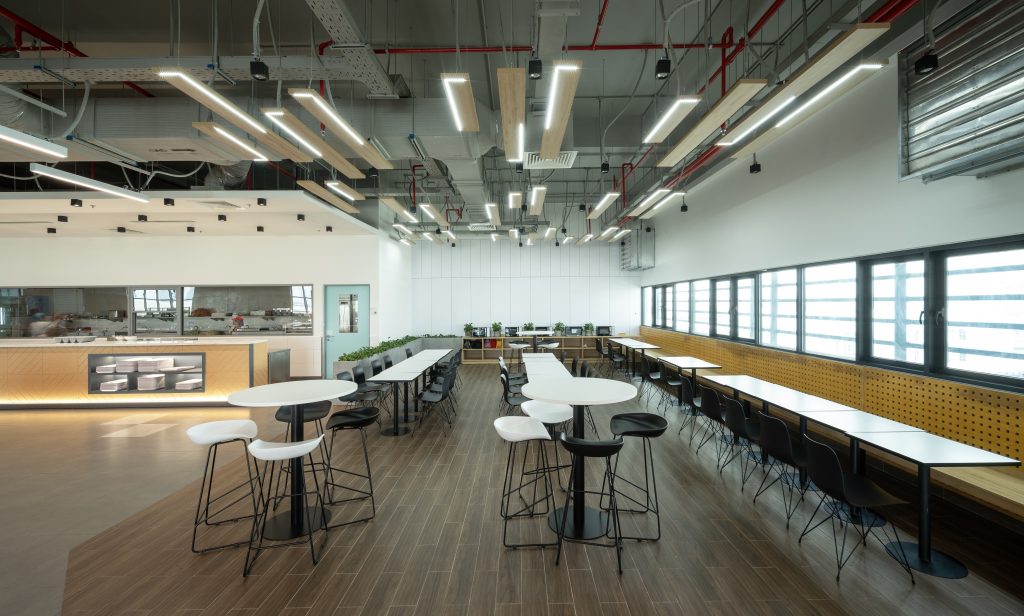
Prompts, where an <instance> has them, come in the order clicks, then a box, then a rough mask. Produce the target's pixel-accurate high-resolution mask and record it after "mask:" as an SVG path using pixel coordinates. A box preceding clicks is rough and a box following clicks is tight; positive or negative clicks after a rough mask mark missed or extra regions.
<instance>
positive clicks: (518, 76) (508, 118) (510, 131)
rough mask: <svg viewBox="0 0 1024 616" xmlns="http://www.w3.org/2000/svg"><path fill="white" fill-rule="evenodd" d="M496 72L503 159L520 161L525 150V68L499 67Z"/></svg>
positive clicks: (513, 161)
mask: <svg viewBox="0 0 1024 616" xmlns="http://www.w3.org/2000/svg"><path fill="white" fill-rule="evenodd" d="M497 73H498V102H499V103H500V105H501V134H502V137H503V138H504V141H505V160H507V161H508V162H510V163H521V162H523V154H524V151H525V150H526V143H525V141H526V68H525V67H520V68H499V69H498V70H497Z"/></svg>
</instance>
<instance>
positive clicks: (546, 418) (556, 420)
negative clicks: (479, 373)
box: [520, 400, 572, 487]
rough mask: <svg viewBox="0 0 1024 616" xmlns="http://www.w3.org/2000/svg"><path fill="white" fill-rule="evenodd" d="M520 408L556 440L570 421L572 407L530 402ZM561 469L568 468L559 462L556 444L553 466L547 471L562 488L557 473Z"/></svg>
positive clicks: (535, 401) (553, 403) (552, 403)
mask: <svg viewBox="0 0 1024 616" xmlns="http://www.w3.org/2000/svg"><path fill="white" fill-rule="evenodd" d="M520 408H521V409H522V410H523V414H524V415H526V416H527V417H533V418H534V419H538V420H540V422H541V423H543V424H544V428H546V429H547V431H548V434H549V435H550V436H551V438H557V437H558V434H559V433H561V432H565V430H564V428H565V424H566V423H568V422H569V421H571V420H572V406H571V405H568V404H558V403H555V402H542V401H540V400H530V401H528V402H524V403H523V404H522V405H520ZM563 468H569V465H568V464H562V463H561V462H559V460H558V446H557V443H556V444H555V465H554V466H553V467H551V468H550V469H548V470H553V471H555V474H556V476H557V477H558V486H559V487H561V486H562V476H561V475H559V474H558V473H559V472H560V471H561V470H562V469H563Z"/></svg>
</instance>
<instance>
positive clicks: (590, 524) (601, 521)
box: [548, 505, 608, 540]
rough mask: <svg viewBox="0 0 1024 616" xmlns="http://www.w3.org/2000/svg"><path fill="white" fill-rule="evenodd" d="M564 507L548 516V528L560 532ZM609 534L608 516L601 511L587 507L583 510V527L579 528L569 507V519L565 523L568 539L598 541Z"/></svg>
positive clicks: (571, 508)
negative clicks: (559, 527)
mask: <svg viewBox="0 0 1024 616" xmlns="http://www.w3.org/2000/svg"><path fill="white" fill-rule="evenodd" d="M562 509H563V508H562V507H559V508H558V509H555V510H554V511H552V512H551V513H549V514H548V527H549V528H550V529H551V530H553V531H555V532H556V533H557V532H558V526H559V524H560V523H561V522H562ZM607 533H608V514H607V513H606V512H604V511H601V510H600V509H594V508H593V507H587V508H586V509H584V510H583V527H582V528H577V527H576V523H575V518H574V517H573V507H572V505H570V506H569V519H567V520H566V521H565V537H566V538H567V539H579V540H588V539H597V538H598V537H603V536H605V535H606V534H607Z"/></svg>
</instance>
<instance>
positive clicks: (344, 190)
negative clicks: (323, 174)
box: [324, 180, 366, 201]
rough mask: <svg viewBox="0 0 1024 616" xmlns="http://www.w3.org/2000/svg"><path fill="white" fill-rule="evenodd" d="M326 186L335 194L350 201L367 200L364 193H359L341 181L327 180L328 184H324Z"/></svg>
mask: <svg viewBox="0 0 1024 616" xmlns="http://www.w3.org/2000/svg"><path fill="white" fill-rule="evenodd" d="M324 185H325V186H327V188H330V189H331V190H333V191H334V192H336V193H338V194H339V195H341V196H342V197H345V198H346V199H348V200H349V201H362V200H363V199H365V198H366V196H365V195H363V193H361V192H359V191H358V190H356V189H355V188H352V187H351V186H349V185H348V184H346V183H345V182H342V181H340V180H327V181H326V182H324Z"/></svg>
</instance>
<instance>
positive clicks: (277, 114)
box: [263, 109, 324, 158]
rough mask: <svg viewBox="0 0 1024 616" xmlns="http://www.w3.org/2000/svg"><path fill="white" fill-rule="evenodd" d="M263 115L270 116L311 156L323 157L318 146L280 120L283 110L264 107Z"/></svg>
mask: <svg viewBox="0 0 1024 616" xmlns="http://www.w3.org/2000/svg"><path fill="white" fill-rule="evenodd" d="M263 115H265V116H267V117H268V118H270V121H271V122H273V123H274V124H276V125H277V127H278V128H280V129H281V130H283V131H284V132H285V134H287V135H288V136H289V137H291V138H292V139H294V140H295V142H296V143H298V144H299V145H300V146H302V148H303V149H305V150H306V151H307V152H309V153H310V154H312V155H313V156H315V157H317V158H323V157H324V153H323V152H322V151H320V149H319V148H317V147H316V146H315V145H314V144H312V143H310V142H309V140H308V139H306V138H305V137H303V136H302V135H300V134H299V133H298V132H297V131H294V130H292V128H291V127H290V126H288V124H286V123H285V122H283V121H281V117H282V116H284V112H283V111H279V110H266V109H264V110H263Z"/></svg>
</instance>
